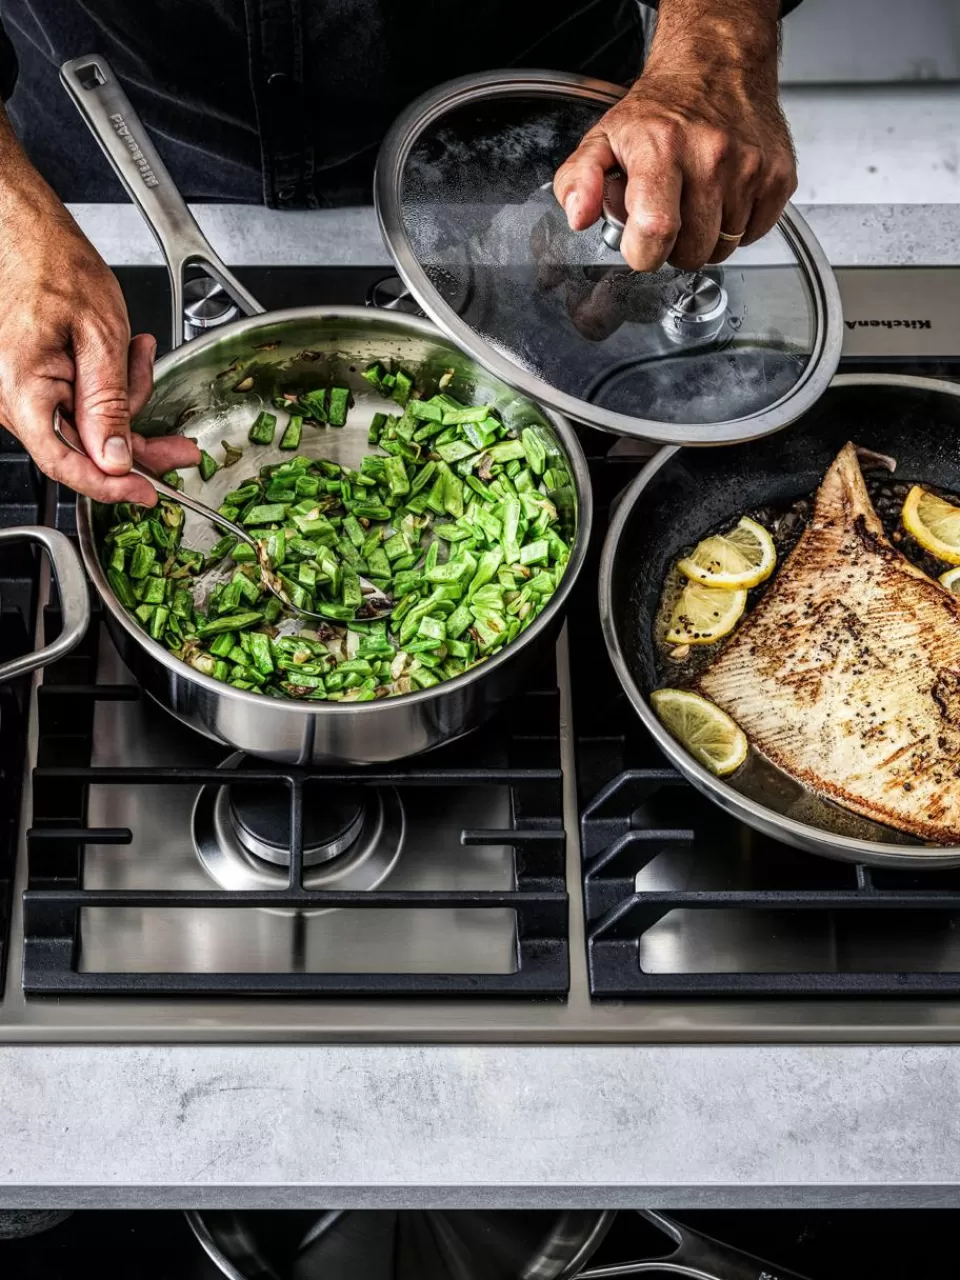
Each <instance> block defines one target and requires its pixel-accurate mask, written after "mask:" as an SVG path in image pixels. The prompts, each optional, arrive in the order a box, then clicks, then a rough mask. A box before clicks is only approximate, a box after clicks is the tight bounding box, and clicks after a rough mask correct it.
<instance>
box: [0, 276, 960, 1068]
mask: <svg viewBox="0 0 960 1280" xmlns="http://www.w3.org/2000/svg"><path fill="white" fill-rule="evenodd" d="M119 274H120V276H121V282H122V284H123V285H124V288H125V290H126V293H127V296H128V299H129V300H130V305H131V312H132V320H133V325H134V328H135V330H136V329H152V330H154V331H157V332H160V333H164V332H166V329H167V324H166V321H165V308H166V305H167V303H166V286H165V281H164V277H163V273H162V272H160V271H159V270H154V269H151V268H130V269H126V270H124V271H121V272H120V273H119ZM242 274H245V276H246V278H247V282H248V283H249V285H250V287H251V288H252V290H253V292H254V293H255V294H256V295H258V296H259V297H260V298H261V299H262V301H263V302H264V303H265V305H267V306H268V307H269V306H279V305H292V304H295V303H303V302H308V301H311V300H312V301H315V302H323V301H327V302H334V301H336V302H341V303H343V302H362V301H364V299H365V298H366V296H367V294H368V293H369V291H370V289H371V287H372V286H373V285H375V284H376V283H377V282H378V281H380V280H382V279H383V277H384V276H385V274H386V273H385V272H384V271H383V269H376V270H363V269H356V268H354V269H347V268H344V269H317V270H304V269H300V268H298V269H296V270H286V269H266V270H251V271H249V272H247V273H242ZM958 278H960V272H944V271H937V272H929V273H925V272H923V271H917V270H912V271H905V272H897V271H886V272H878V271H866V270H865V271H862V272H856V271H855V272H853V273H850V272H847V273H841V288H842V290H843V292H844V297H845V301H846V303H847V315H851V314H852V316H853V318H855V319H856V321H857V323H855V324H854V325H853V327H852V328H848V333H849V334H850V335H851V336H850V339H849V350H848V352H847V359H848V364H849V366H850V367H868V366H872V367H875V368H876V367H882V368H885V369H889V368H897V369H899V370H901V371H911V372H925V373H928V374H935V375H940V376H943V375H946V374H953V375H954V376H955V375H956V373H957V370H958V368H960V364H958V355H957V353H956V352H955V351H954V350H953V348H952V346H951V342H953V343H960V335H957V334H955V333H952V331H950V330H949V329H948V327H947V326H946V325H945V324H944V323H943V318H944V316H946V315H947V314H949V311H950V306H951V305H953V304H952V302H951V299H954V300H955V299H958V298H960V284H958ZM931 299H932V301H931ZM851 300H852V302H851ZM954 313H955V312H954ZM861 316H863V318H864V319H865V320H866V323H865V324H862V325H861V324H860V323H859V320H860V317H861ZM903 317H906V318H907V319H910V318H911V317H915V318H917V323H916V324H913V323H911V324H910V325H906V324H902V323H901V324H898V325H896V326H894V324H893V320H894V319H896V318H900V319H902V318H903ZM874 318H875V319H876V323H874ZM927 318H930V319H929V324H928V323H927ZM888 320H889V321H890V324H889V325H888V324H887V321H888ZM891 335H893V336H894V338H895V339H896V343H895V344H894V349H893V350H891V344H892V343H893V341H894V338H891ZM872 352H873V353H874V354H873V355H872V354H871V353H872ZM877 355H879V356H880V357H882V360H878V359H877ZM582 438H583V441H584V445H585V448H586V451H587V453H588V456H589V459H590V466H591V476H592V481H593V485H594V491H595V496H596V499H597V506H598V519H597V526H596V529H595V539H594V545H593V548H592V553H591V556H592V559H591V563H590V564H588V566H587V567H586V569H585V571H584V573H583V575H582V578H581V581H580V584H579V586H578V589H577V592H576V593H575V597H574V601H573V604H572V608H571V611H570V621H569V622H568V626H567V628H566V630H565V632H564V634H563V635H562V637H561V640H560V643H559V645H558V647H557V651H556V654H555V655H553V654H547V655H545V656H544V662H543V665H542V668H541V670H540V672H539V673H538V676H537V678H536V679H535V680H533V681H531V683H530V685H529V687H528V688H527V689H526V690H525V691H524V694H523V696H522V697H520V698H518V699H516V700H515V702H514V704H513V705H511V707H510V708H509V710H508V711H507V712H506V713H505V714H504V715H503V716H501V717H500V718H499V719H497V720H496V721H494V722H493V723H492V724H491V725H490V726H488V727H487V728H485V729H483V730H481V731H479V732H478V733H476V734H474V735H472V736H471V737H469V738H468V739H465V740H464V741H463V742H461V743H459V744H455V745H453V746H451V747H448V748H443V749H441V750H440V751H438V752H435V753H432V754H430V755H428V756H423V757H419V758H416V759H413V760H410V761H405V762H403V763H402V764H400V765H398V766H396V767H394V768H391V769H389V770H378V771H372V770H364V771H362V772H356V771H353V772H351V771H349V770H348V771H343V772H342V773H338V774H332V773H330V772H327V773H322V772H311V771H305V770H301V769H291V770H289V771H281V772H280V773H277V771H275V770H272V769H270V768H269V767H267V766H264V765H262V764H258V763H257V762H255V761H250V760H242V759H236V758H231V757H230V756H229V753H228V752H227V751H226V749H223V748H221V747H218V746H217V745H216V744H214V743H211V742H208V741H207V740H205V739H203V738H200V737H199V736H197V735H196V734H193V733H192V732H190V731H189V730H186V729H184V728H183V727H181V726H180V725H179V724H178V723H177V722H176V721H175V720H173V719H172V718H171V717H170V716H168V715H167V714H166V713H165V712H163V711H162V710H161V709H159V708H158V707H156V706H155V705H153V704H152V703H151V702H150V701H149V700H148V699H147V698H145V697H144V696H143V695H142V694H141V691H140V690H139V688H137V686H136V685H135V684H134V682H133V680H132V677H131V676H130V675H129V673H128V672H127V671H126V670H125V668H124V667H123V665H122V663H121V662H120V660H119V658H118V656H117V654H116V652H115V650H114V649H113V646H112V644H111V642H110V640H109V638H108V636H107V633H106V631H105V629H104V627H103V626H102V623H101V622H100V619H99V617H96V618H95V622H94V625H93V626H92V627H91V629H90V633H89V635H88V637H87V639H86V641H85V642H84V644H83V646H82V647H81V648H80V649H79V650H78V651H77V652H76V653H75V654H74V655H72V656H71V657H69V658H68V659H66V660H64V661H63V662H61V663H59V664H58V665H57V666H56V667H55V668H53V669H51V670H49V671H48V672H47V673H46V675H45V677H44V678H43V681H42V683H40V685H39V688H38V689H37V690H36V691H35V694H34V698H33V700H32V703H31V714H30V718H29V746H28V749H27V751H26V760H27V764H28V770H27V774H26V786H25V793H24V803H23V806H22V810H23V812H22V815H21V821H20V831H21V835H20V840H19V844H18V849H17V853H16V857H15V863H14V864H13V865H14V871H15V884H14V885H13V887H12V889H11V888H10V887H9V882H10V869H11V865H12V864H11V856H10V852H9V851H8V853H7V855H6V863H5V864H4V861H3V846H2V842H0V878H2V876H3V867H4V865H6V868H7V879H6V883H7V892H6V894H5V897H6V900H7V901H8V903H9V904H10V906H11V910H10V928H9V930H8V931H7V930H0V933H2V932H9V947H8V949H7V950H8V954H9V963H8V966H7V974H6V982H5V986H4V989H3V999H2V1001H0V1041H2V1040H13V1041H31V1040H37V1041H41V1040H59V1041H64V1040H66V1041H69V1040H98V1041H108V1042H109V1041H138V1040H139V1041H142V1040H149V1041H183V1040H213V1041H218V1040H223V1041H237V1040H253V1041H256V1040H339V1041H343V1040H370V1041H388V1040H412V1041H430V1040H435V1041H461V1042H462V1041H498V1040H503V1041H506V1040H509V1041H514V1042H515V1041H530V1042H541V1043H542V1042H573V1041H609V1042H631V1041H643V1040H659V1041H663V1040H684V1041H689V1040H707V1041H716V1040H724V1041H758V1040H782V1039H815V1040H823V1039H840V1040H843V1039H853V1040H864V1039H879V1040H884V1039H887V1040H889V1039H900V1038H903V1039H906V1038H910V1039H918V1038H921V1039H922V1038H950V1039H952V1038H956V1036H957V1034H958V1031H960V1002H957V1001H956V999H955V997H956V995H957V994H958V992H960V944H958V943H957V942H956V937H957V936H958V930H957V924H958V922H960V873H942V872H941V873H934V875H933V876H932V877H930V876H923V877H920V876H918V875H913V874H906V873H884V874H883V876H882V877H880V876H879V875H877V874H874V876H870V875H869V874H868V873H867V872H865V871H864V870H862V869H859V870H858V869H857V868H852V867H847V866H844V865H842V864H839V863H836V864H835V863H832V862H829V861H827V860H824V859H817V858H813V857H810V856H808V855H804V854H800V853H797V852H795V851H793V850H791V849H788V848H787V847H785V846H783V845H779V844H776V843H775V842H771V841H769V840H763V839H761V838H760V837H759V836H757V835H755V834H754V833H752V832H751V831H749V830H747V829H746V828H744V827H742V826H740V825H738V824H736V823H735V822H733V821H732V820H731V819H729V818H728V817H726V816H724V815H723V814H721V813H720V811H719V810H717V809H716V808H715V807H713V806H711V805H710V804H708V802H707V801H705V800H703V799H702V798H701V797H699V796H698V795H697V793H695V792H694V791H693V790H692V789H691V788H690V787H689V786H687V785H686V784H685V783H683V782H682V781H681V780H680V778H679V777H678V776H677V775H676V774H675V773H674V772H673V771H672V770H670V769H669V768H668V767H667V765H666V762H665V761H664V760H663V759H662V758H661V757H659V755H658V753H657V752H656V749H655V748H654V747H653V745H652V744H651V743H650V742H649V740H648V739H647V737H646V735H645V734H644V732H643V730H642V728H641V727H640V725H639V724H638V723H637V722H636V720H635V718H634V717H633V715H632V713H631V712H630V709H629V707H628V705H627V702H626V699H625V698H624V697H623V696H622V694H621V693H620V691H619V687H618V686H617V684H616V681H615V678H614V676H613V673H612V670H611V669H610V666H609V663H608V662H607V659H606V656H605V652H604V648H603V644H602V639H601V637H600V632H599V625H598V621H597V615H596V604H595V590H596V563H597V557H598V554H599V546H600V543H601V541H602V538H603V533H604V529H605V514H606V510H607V508H608V506H609V503H610V502H611V501H612V500H613V498H614V497H615V496H616V494H617V493H618V492H620V491H621V490H622V488H623V487H624V486H625V485H626V484H627V483H629V481H630V480H631V479H632V477H633V476H634V475H635V474H636V472H637V470H638V468H639V467H640V466H641V465H642V462H643V457H642V456H638V452H637V451H636V449H633V448H630V447H625V446H624V445H623V444H622V443H619V444H616V443H614V442H613V441H612V440H611V438H609V437H606V436H600V435H599V434H597V433H593V432H588V431H587V432H584V433H583V437H582ZM0 461H2V455H0ZM18 465H19V466H20V468H21V470H24V469H26V470H25V473H26V472H29V464H28V463H27V462H26V461H25V460H23V459H22V458H21V459H19V460H18ZM30 474H32V473H30ZM2 477H3V473H2V469H0V510H2V495H3V490H2V484H3V478H2ZM54 513H55V514H54ZM21 518H26V517H23V516H21ZM51 518H56V520H57V523H58V524H59V525H60V527H62V528H66V529H67V530H68V531H69V530H70V529H71V527H72V503H71V500H70V498H69V495H66V494H64V493H60V494H58V495H57V500H56V501H55V502H53V503H52V505H51ZM34 580H35V579H31V578H30V575H29V574H28V581H27V584H26V585H27V589H28V595H29V588H30V584H31V582H32V581H34ZM0 583H2V565H0ZM21 586H23V584H22V583H21ZM29 604H30V602H29V600H28V601H27V605H26V607H27V609H28V610H29ZM57 625H58V617H57V610H56V607H55V605H49V604H48V606H47V607H46V608H45V610H44V611H43V615H42V626H43V627H48V628H49V627H56V626H57ZM21 640H22V637H21ZM3 741H4V744H5V749H7V742H8V738H7V734H6V724H5V725H4V734H3ZM12 750H14V752H15V753H17V752H19V754H18V755H16V758H17V759H18V760H21V761H22V760H23V759H24V748H23V744H22V742H20V743H19V744H18V745H16V746H15V747H14V748H12ZM7 773H8V774H12V775H17V773H18V771H17V770H16V769H13V770H12V771H11V770H10V769H9V768H8V770H7ZM238 773H239V774H240V775H241V779H242V780H241V781H238V780H237V775H238ZM231 781H232V782H233V784H234V785H233V786H229V785H227V784H229V783H230V782H231ZM321 815H322V818H321ZM291 830H293V831H299V832H300V833H301V838H296V839H294V841H293V845H294V847H295V858H294V869H293V872H292V874H291V870H290V868H289V866H287V867H284V866H281V865H279V863H278V859H279V860H280V861H282V859H283V856H284V853H285V852H286V850H285V845H286V843H287V841H286V835H285V834H284V833H285V832H287V833H288V832H289V831H291ZM278 832H279V833H280V834H279V835H278ZM276 846H279V848H278V847H276ZM287 860H288V862H289V855H288V856H287ZM301 863H302V868H303V875H304V881H303V883H304V884H306V885H308V886H310V887H311V888H312V889H321V890H323V896H322V897H319V898H318V897H316V896H312V897H311V898H310V899H309V901H307V900H305V899H304V897H303V893H302V890H301V888H300V881H299V874H300V864H301ZM918 889H925V890H928V891H929V890H933V891H935V892H937V893H938V894H940V895H941V897H940V899H938V903H937V908H938V909H937V910H936V911H933V912H931V911H929V910H928V911H926V912H925V913H923V914H920V913H918V912H916V911H914V910H912V909H911V895H912V894H915V893H916V892H917V890H918ZM238 891H240V892H242V893H243V894H244V895H245V896H242V897H241V896H238ZM24 894H26V897H25V898H24V896H23V895H24ZM877 894H882V895H884V909H883V910H877V909H876V908H875V899H876V895H877ZM868 899H871V901H869V902H868V901H867V900H868ZM864 906H866V907H868V908H869V909H867V910H864V909H862V908H863V907H864ZM879 997H883V998H879Z"/></svg>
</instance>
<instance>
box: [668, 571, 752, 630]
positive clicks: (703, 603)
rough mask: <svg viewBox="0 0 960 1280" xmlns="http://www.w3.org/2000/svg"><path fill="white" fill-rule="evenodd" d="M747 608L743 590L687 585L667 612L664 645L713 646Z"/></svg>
mask: <svg viewBox="0 0 960 1280" xmlns="http://www.w3.org/2000/svg"><path fill="white" fill-rule="evenodd" d="M746 607H747V593H746V591H727V590H725V589H723V588H721V587H705V586H703V585H702V584H701V583H699V582H688V583H686V585H685V586H684V588H683V590H682V591H681V592H680V594H679V596H678V597H677V599H676V602H675V603H674V606H673V609H672V611H671V613H670V619H669V621H668V623H667V634H666V641H667V644H713V642H714V640H719V639H720V638H721V636H726V635H729V634H730V632H731V631H732V630H733V628H734V627H735V626H736V625H737V623H738V622H739V621H740V617H741V615H742V613H743V611H744V609H745V608H746Z"/></svg>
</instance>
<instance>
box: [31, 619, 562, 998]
mask: <svg viewBox="0 0 960 1280" xmlns="http://www.w3.org/2000/svg"><path fill="white" fill-rule="evenodd" d="M56 616H57V614H56V610H48V612H47V617H46V619H45V621H46V622H47V623H48V624H49V625H55V624H56ZM99 632H100V627H99V626H97V625H94V626H92V627H91V632H90V635H89V637H88V639H87V641H85V643H84V645H83V646H82V648H81V649H80V650H78V651H77V653H76V654H75V655H73V656H72V657H71V658H69V659H67V660H65V661H64V662H63V663H60V664H58V666H57V668H56V669H54V670H52V671H51V672H49V673H48V675H47V678H46V679H45V680H44V682H43V684H42V685H41V687H40V689H39V696H38V713H39V747H38V765H37V768H36V770H35V771H34V775H33V787H34V813H33V825H32V827H31V829H30V830H29V832H28V835H27V849H28V867H29V885H28V889H27V891H26V892H25V894H24V932H25V939H24V963H23V985H24V990H25V991H26V992H27V994H29V995H58V996H64V995H77V996H80V995H108V994H115V995H151V994H152V995H157V996H172V995H186V994H190V995H221V994H222V995H231V996H237V995H266V994H289V995H301V996H302V995H305V994H307V995H310V994H313V995H318V996H319V995H331V996H397V995H432V996H484V995H494V996H499V997H509V996H519V997H527V998H529V997H531V996H544V997H555V998H559V997H561V996H563V995H564V994H565V993H566V991H567V989H568V986H569V954H568V902H567V893H566V880H565V865H564V864H565V849H566V836H565V832H564V828H563V809H562V804H563V800H562V776H561V772H560V762H559V694H558V691H557V687H556V668H555V665H554V664H553V663H550V664H549V665H548V667H547V669H546V670H545V671H544V672H543V673H542V675H541V678H540V679H539V680H538V681H534V682H531V685H530V687H529V689H528V690H527V691H525V692H524V694H523V695H521V696H520V697H519V698H518V699H517V700H516V702H515V704H514V705H513V706H512V707H511V709H510V710H509V711H507V712H506V713H504V715H503V716H502V718H501V719H499V720H498V721H497V722H496V725H495V726H492V727H491V729H490V730H483V731H480V732H479V733H478V734H476V735H473V736H471V738H470V739H469V740H467V742H466V743H465V744H463V745H461V744H453V745H451V746H450V747H447V748H443V749H442V750H440V751H438V752H435V753H432V754H431V755H430V756H429V757H421V758H419V759H414V760H412V761H411V762H410V763H409V764H404V765H402V766H391V767H389V768H367V769H362V770H354V769H344V770H330V769H327V770H318V769H313V768H302V767H290V768H282V767H277V768H274V767H271V766H266V765H265V766H264V767H263V768H262V769H258V768H256V767H253V768H248V769H245V771H244V774H243V781H244V785H245V786H247V785H249V786H250V787H257V786H260V787H273V788H276V787H277V785H278V784H280V785H282V786H284V787H285V788H286V789H287V793H288V799H289V806H290V808H289V815H290V816H289V822H290V850H289V852H290V862H289V871H288V874H287V878H286V883H285V884H284V885H283V886H282V887H277V888H276V889H270V890H243V891H239V890H226V889H221V888H218V887H217V886H216V885H215V884H213V883H212V882H211V885H210V888H204V889H161V888H151V889H139V888H138V889H101V888H96V889H94V888H85V887H84V885H83V866H84V851H85V849H86V847H87V846H89V845H94V844H96V845H121V846H123V845H128V844H130V843H131V842H132V840H133V837H134V833H133V832H132V831H131V830H130V829H129V828H127V827H103V826H90V825H87V821H86V818H87V804H88V799H89V793H90V788H91V787H94V786H96V787H121V788H123V787H126V788H132V787H145V786H150V787H166V786H179V787H183V785H184V784H188V785H190V786H196V787H197V789H198V790H199V789H200V788H201V787H204V786H208V787H212V788H221V787H224V786H228V785H229V784H230V782H231V781H234V780H235V776H236V775H235V774H233V773H231V772H229V771H225V770H223V769H217V768H206V769H204V768H197V767H192V766H184V767H156V768H141V767H109V768H108V767H98V766H94V765H92V764H91V759H92V752H93V746H94V743H93V724H94V712H95V709H96V706H97V704H98V703H100V702H118V701H130V700H136V699H138V698H139V697H140V696H141V695H140V691H139V689H138V688H137V687H135V686H131V685H112V684H97V683H96V680H95V672H96V670H97V660H98V637H99ZM521 762H522V763H521ZM342 784H349V785H350V786H352V787H357V786H359V787H363V788H383V787H390V788H395V789H397V791H399V792H400V794H401V796H402V795H403V794H404V793H406V792H409V791H410V790H411V789H413V788H431V789H435V790H436V792H437V798H438V802H441V803H442V801H441V797H442V795H443V793H444V792H445V791H450V790H451V789H456V788H460V787H465V786H469V787H473V788H477V787H479V788H485V787H496V788H500V789H505V788H508V789H509V794H510V800H511V804H510V812H511V814H512V825H511V826H510V827H509V828H505V829H500V828H490V829H480V828H476V829H469V830H466V829H465V830H462V831H461V833H460V840H461V843H462V844H463V845H465V846H477V845H502V846H507V847H509V848H511V849H512V850H513V851H514V859H515V867H516V886H515V888H513V889H511V890H508V891H496V890H492V889H465V890H425V889H416V890H409V889H408V890H396V889H393V890H392V889H390V887H389V883H388V884H387V886H386V887H384V888H376V889H372V890H367V891H362V892H357V891H348V890H343V889H311V888H308V887H305V883H304V870H305V868H304V790H305V788H306V787H308V786H309V787H311V788H315V787H323V786H325V785H326V786H338V785H342ZM308 874H309V870H308ZM91 908H93V909H106V911H107V912H109V911H110V910H111V909H115V908H145V909H160V910H165V909H194V910H195V909H200V910H201V911H203V910H218V911H223V910H228V911H237V912H241V913H242V912H245V911H246V912H249V911H257V910H264V909H266V910H273V911H278V910H281V911H284V912H287V913H292V914H296V913H298V912H299V913H303V914H304V915H306V914H308V913H316V912H318V911H320V910H329V909H331V908H333V909H336V908H340V909H345V908H349V909H356V910H360V911H378V910H401V911H402V910H409V909H413V910H423V909H427V910H444V911H477V910H479V911H482V912H486V911H498V912H504V911H508V912H512V913H514V915H515V919H516V952H517V954H516V966H515V969H514V970H513V971H512V972H509V973H381V972H377V973H366V972H364V973H326V972H319V973H305V972H243V973H241V972H202V973H199V972H173V973H170V972H162V973H161V972H136V973H132V972H117V973H115V972H109V973H107V972H88V971H86V970H84V969H83V967H82V964H81V957H82V951H83V936H82V934H83V929H82V927H81V913H82V912H83V911H86V910H88V909H91ZM101 914H102V913H101Z"/></svg>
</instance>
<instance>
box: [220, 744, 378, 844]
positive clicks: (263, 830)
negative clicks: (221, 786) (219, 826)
mask: <svg viewBox="0 0 960 1280" xmlns="http://www.w3.org/2000/svg"><path fill="white" fill-rule="evenodd" d="M248 767H257V768H262V767H263V766H262V765H261V764H258V765H256V766H248ZM363 806H364V799H363V791H362V789H361V788H360V787H346V786H318V787H315V788H311V789H310V790H309V791H308V792H307V794H306V795H305V797H304V806H303V863H304V866H307V867H311V866H316V865H317V864H318V863H320V862H328V861H329V860H330V859H331V858H336V857H339V855H340V854H342V853H345V852H346V850H347V849H349V848H350V846H351V845H352V844H353V842H354V841H355V840H356V838H357V836H358V835H359V833H360V828H361V827H362V826H363ZM230 811H231V817H232V819H233V822H234V825H235V827H236V831H237V838H238V839H239V840H240V843H241V844H242V845H243V846H244V848H246V849H247V851H248V852H249V853H252V854H253V855H254V857H256V858H263V859H264V860H265V861H266V862H272V863H274V864H275V865H277V866H289V864H290V792H289V789H288V788H287V787H286V786H284V784H283V783H280V782H278V783H277V784H276V785H271V784H263V783H258V784H255V785H252V786H242V785H238V784H234V785H233V786H232V787H231V788H230Z"/></svg>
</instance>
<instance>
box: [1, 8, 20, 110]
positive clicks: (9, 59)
mask: <svg viewBox="0 0 960 1280" xmlns="http://www.w3.org/2000/svg"><path fill="white" fill-rule="evenodd" d="M16 82H17V55H16V54H15V53H14V52H13V45H12V44H11V43H10V40H9V38H8V36H7V33H6V32H5V31H4V29H3V22H2V20H0V102H6V100H7V98H9V97H10V95H11V93H13V86H14V85H15V84H16Z"/></svg>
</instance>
